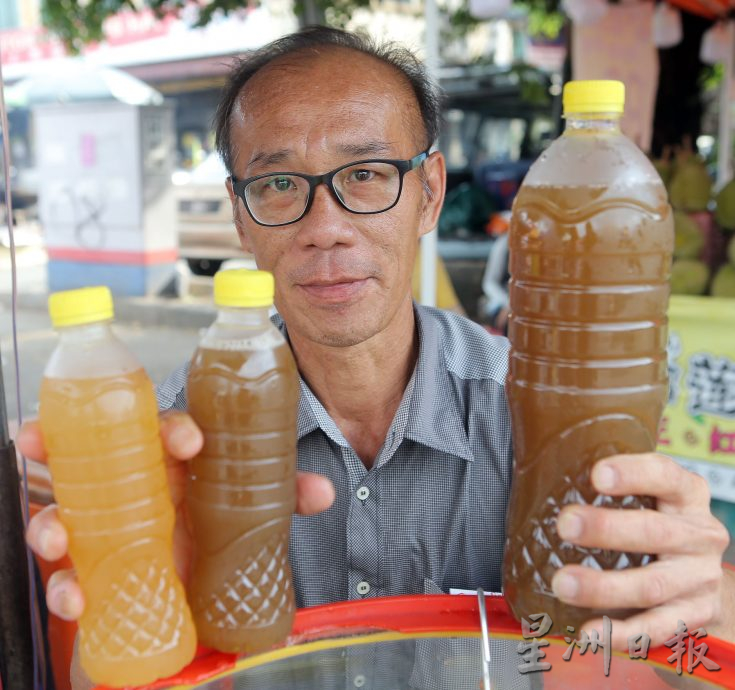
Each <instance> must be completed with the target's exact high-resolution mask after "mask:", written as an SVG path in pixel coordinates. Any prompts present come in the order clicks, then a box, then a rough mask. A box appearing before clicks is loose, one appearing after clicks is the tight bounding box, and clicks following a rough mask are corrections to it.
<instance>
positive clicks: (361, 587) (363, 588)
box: [357, 580, 370, 594]
mask: <svg viewBox="0 0 735 690" xmlns="http://www.w3.org/2000/svg"><path fill="white" fill-rule="evenodd" d="M369 591H370V583H369V582H365V580H363V581H362V582H358V583H357V593H358V594H367V593H368V592H369Z"/></svg>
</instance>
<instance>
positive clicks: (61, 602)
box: [53, 587, 76, 621]
mask: <svg viewBox="0 0 735 690" xmlns="http://www.w3.org/2000/svg"><path fill="white" fill-rule="evenodd" d="M53 604H54V607H53V608H54V612H55V613H56V615H57V616H58V617H59V618H63V619H64V620H67V621H71V620H74V619H75V618H76V616H75V615H74V614H75V613H76V612H75V611H73V610H72V609H73V606H72V601H71V597H70V596H69V592H67V591H66V589H65V588H64V587H61V588H59V590H58V591H56V592H54V601H53Z"/></svg>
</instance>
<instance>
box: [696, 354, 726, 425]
mask: <svg viewBox="0 0 735 690" xmlns="http://www.w3.org/2000/svg"><path fill="white" fill-rule="evenodd" d="M688 369H689V371H688V373H687V379H686V385H687V396H688V399H687V409H688V410H689V414H690V415H692V416H693V417H694V416H696V415H700V414H713V415H717V416H718V417H725V418H728V419H732V418H735V362H733V361H732V360H731V359H729V358H727V357H715V356H714V355H711V354H709V353H707V352H698V353H696V354H693V355H692V356H691V357H690V358H689V367H688Z"/></svg>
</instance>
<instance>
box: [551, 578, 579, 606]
mask: <svg viewBox="0 0 735 690" xmlns="http://www.w3.org/2000/svg"><path fill="white" fill-rule="evenodd" d="M551 589H552V590H554V594H555V595H556V596H557V597H558V598H559V599H562V600H564V601H573V600H574V599H575V598H576V596H577V594H578V593H579V581H578V580H577V578H576V577H574V576H573V575H569V574H568V573H561V572H559V573H557V574H556V575H554V577H553V578H552V580H551Z"/></svg>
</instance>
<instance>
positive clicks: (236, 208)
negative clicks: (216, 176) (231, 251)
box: [225, 177, 253, 254]
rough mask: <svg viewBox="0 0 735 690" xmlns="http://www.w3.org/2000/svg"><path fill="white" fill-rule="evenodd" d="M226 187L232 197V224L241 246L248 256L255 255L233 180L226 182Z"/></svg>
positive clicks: (228, 179)
mask: <svg viewBox="0 0 735 690" xmlns="http://www.w3.org/2000/svg"><path fill="white" fill-rule="evenodd" d="M225 187H227V194H228V195H229V197H230V204H231V206H232V222H233V224H234V225H235V230H236V231H237V236H238V237H239V238H240V245H241V246H242V248H243V250H245V251H246V252H247V253H248V254H252V253H253V249H252V245H251V243H250V239H249V238H248V235H247V233H246V232H245V228H244V227H243V224H242V220H241V216H240V214H241V213H242V204H241V203H240V197H239V196H237V194H235V190H234V189H233V188H232V178H231V177H228V178H227V179H226V180H225Z"/></svg>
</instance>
